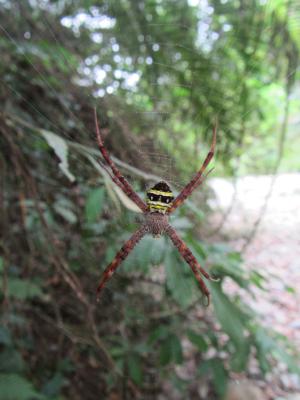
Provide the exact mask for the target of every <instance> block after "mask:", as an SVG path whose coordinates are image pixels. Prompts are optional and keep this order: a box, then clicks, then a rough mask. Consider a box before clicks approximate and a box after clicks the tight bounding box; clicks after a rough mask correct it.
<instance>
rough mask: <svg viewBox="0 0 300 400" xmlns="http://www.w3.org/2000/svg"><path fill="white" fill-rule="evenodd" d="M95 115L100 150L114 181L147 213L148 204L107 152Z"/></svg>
mask: <svg viewBox="0 0 300 400" xmlns="http://www.w3.org/2000/svg"><path fill="white" fill-rule="evenodd" d="M94 114H95V125H96V136H97V143H98V147H99V150H100V152H101V154H102V156H103V158H104V160H105V161H106V164H107V165H108V166H109V167H110V169H111V171H112V173H113V177H112V176H111V175H110V176H111V178H112V180H113V181H114V182H115V183H116V184H117V185H118V186H119V187H120V188H121V189H122V190H123V192H124V193H125V194H126V196H128V197H129V198H130V199H131V200H132V201H133V202H134V203H135V204H136V205H137V206H138V207H139V208H140V209H141V210H142V211H144V212H145V211H147V209H148V207H147V205H146V203H145V202H144V201H143V200H142V199H141V198H140V196H139V195H138V194H137V193H136V192H135V191H134V190H133V188H132V186H131V185H130V183H129V182H128V181H127V180H126V179H125V177H124V176H123V175H122V174H121V172H120V171H119V169H118V168H117V167H116V165H115V163H114V162H113V160H112V159H111V158H110V156H109V154H108V151H107V150H106V148H105V146H104V143H103V139H102V137H101V132H100V127H99V123H98V119H97V111H96V108H95V109H94Z"/></svg>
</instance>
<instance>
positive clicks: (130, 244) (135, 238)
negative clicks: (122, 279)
mask: <svg viewBox="0 0 300 400" xmlns="http://www.w3.org/2000/svg"><path fill="white" fill-rule="evenodd" d="M147 231H148V230H147V227H146V226H145V225H141V226H140V227H139V229H138V230H136V231H135V232H134V234H133V235H132V236H131V238H130V239H128V240H127V242H125V244H124V245H123V246H122V247H121V249H120V250H119V251H118V252H117V254H116V255H115V258H114V259H113V260H112V262H111V263H110V264H109V265H108V266H107V267H106V269H105V271H104V272H103V274H102V277H101V280H100V283H99V285H98V288H97V300H99V297H100V292H101V290H102V289H103V288H104V286H105V284H106V282H107V281H108V280H109V279H110V278H111V276H112V274H113V273H114V272H115V270H116V269H117V268H118V266H119V265H120V264H121V263H122V262H123V261H124V260H125V258H126V257H127V256H128V254H129V253H130V252H131V251H132V249H133V248H134V246H135V245H136V244H137V243H138V242H139V241H140V240H141V239H142V237H143V236H144V235H145V234H146V233H147Z"/></svg>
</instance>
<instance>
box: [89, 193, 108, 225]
mask: <svg viewBox="0 0 300 400" xmlns="http://www.w3.org/2000/svg"><path fill="white" fill-rule="evenodd" d="M104 193H105V192H104V188H103V187H101V188H97V189H92V190H90V192H89V193H88V196H87V200H86V203H85V218H86V221H87V222H88V223H91V222H95V221H96V219H97V218H98V217H99V215H100V214H101V211H102V207H103V202H104Z"/></svg>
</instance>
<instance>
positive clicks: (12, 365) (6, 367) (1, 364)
mask: <svg viewBox="0 0 300 400" xmlns="http://www.w3.org/2000/svg"><path fill="white" fill-rule="evenodd" d="M24 367H25V365H24V361H23V358H22V356H21V354H20V353H19V352H18V351H16V350H15V349H13V348H6V349H4V350H3V351H2V352H1V353H0V371H1V372H22V371H23V370H24Z"/></svg>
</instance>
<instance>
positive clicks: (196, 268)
mask: <svg viewBox="0 0 300 400" xmlns="http://www.w3.org/2000/svg"><path fill="white" fill-rule="evenodd" d="M166 233H167V235H168V236H169V237H170V239H171V240H172V242H173V244H174V246H175V247H177V249H178V251H179V253H180V254H181V255H182V257H183V258H184V259H185V261H186V262H187V263H188V264H189V266H190V267H191V269H192V271H193V273H194V275H195V277H196V279H197V281H198V283H199V285H200V289H201V292H202V293H203V294H204V295H205V296H206V298H207V302H208V304H207V305H209V299H210V292H209V290H208V288H207V286H206V285H205V283H204V281H203V279H202V277H201V274H202V275H203V276H204V277H205V278H206V279H208V280H210V281H216V279H215V278H213V277H211V276H210V275H209V273H207V272H206V271H205V269H203V268H202V267H201V266H200V264H199V263H198V261H197V259H196V257H195V256H194V255H193V253H192V252H191V250H190V249H189V248H188V247H187V245H186V244H185V243H184V241H183V240H182V239H181V238H180V237H179V236H178V234H177V232H176V230H175V229H174V228H173V227H172V226H171V225H168V227H167V229H166Z"/></svg>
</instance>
